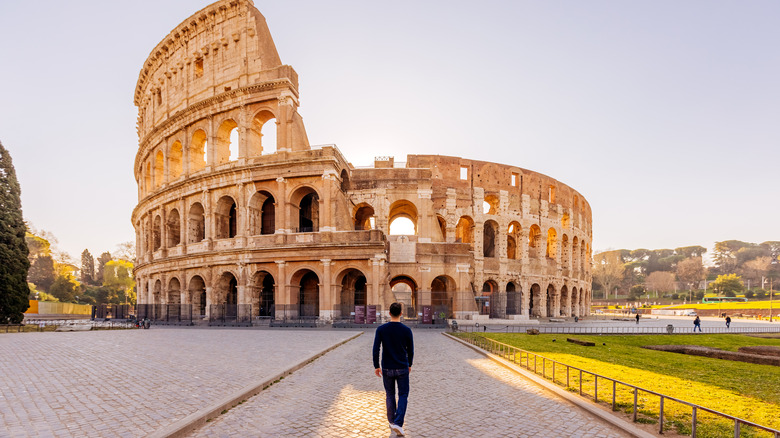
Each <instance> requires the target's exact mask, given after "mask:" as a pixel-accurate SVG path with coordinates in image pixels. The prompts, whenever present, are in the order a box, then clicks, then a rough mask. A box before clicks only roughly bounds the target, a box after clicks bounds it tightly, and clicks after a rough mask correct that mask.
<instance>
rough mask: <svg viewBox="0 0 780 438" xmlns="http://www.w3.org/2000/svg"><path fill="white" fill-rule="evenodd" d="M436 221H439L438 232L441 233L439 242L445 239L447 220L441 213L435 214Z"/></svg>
mask: <svg viewBox="0 0 780 438" xmlns="http://www.w3.org/2000/svg"><path fill="white" fill-rule="evenodd" d="M436 221H437V222H438V223H439V232H440V233H441V240H440V241H441V242H446V241H447V220H446V219H444V217H442V216H441V215H438V214H437V215H436Z"/></svg>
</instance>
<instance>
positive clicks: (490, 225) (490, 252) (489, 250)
mask: <svg viewBox="0 0 780 438" xmlns="http://www.w3.org/2000/svg"><path fill="white" fill-rule="evenodd" d="M483 230H484V231H483V233H482V255H483V256H484V257H497V256H498V251H496V244H497V243H498V242H497V238H498V222H496V221H494V220H488V221H486V222H485V225H484V226H483Z"/></svg>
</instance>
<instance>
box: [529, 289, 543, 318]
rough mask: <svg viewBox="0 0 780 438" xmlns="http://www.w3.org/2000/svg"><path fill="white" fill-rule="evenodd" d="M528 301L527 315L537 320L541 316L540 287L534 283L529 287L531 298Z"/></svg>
mask: <svg viewBox="0 0 780 438" xmlns="http://www.w3.org/2000/svg"><path fill="white" fill-rule="evenodd" d="M529 298H530V300H529V301H528V314H529V315H530V316H532V317H536V318H539V317H541V316H542V287H541V286H539V284H537V283H534V284H532V285H531V296H530V297H529Z"/></svg>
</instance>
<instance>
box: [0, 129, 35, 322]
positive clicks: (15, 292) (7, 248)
mask: <svg viewBox="0 0 780 438" xmlns="http://www.w3.org/2000/svg"><path fill="white" fill-rule="evenodd" d="M21 192H22V191H21V188H20V187H19V181H18V180H17V179H16V170H14V165H13V162H12V161H11V155H10V154H9V153H8V151H7V150H6V149H5V147H3V144H2V143H0V324H3V323H13V324H16V323H20V322H22V319H24V312H25V311H26V310H27V308H28V307H30V305H29V302H28V300H27V297H28V295H29V294H30V289H29V287H28V286H27V270H28V269H29V267H30V261H29V260H27V254H28V250H27V242H25V239H24V238H25V233H26V232H27V227H26V226H25V224H24V218H23V216H22V200H21Z"/></svg>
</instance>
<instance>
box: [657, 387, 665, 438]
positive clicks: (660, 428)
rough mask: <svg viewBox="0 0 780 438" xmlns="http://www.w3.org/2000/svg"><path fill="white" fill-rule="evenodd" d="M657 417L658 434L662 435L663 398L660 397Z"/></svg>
mask: <svg viewBox="0 0 780 438" xmlns="http://www.w3.org/2000/svg"><path fill="white" fill-rule="evenodd" d="M659 411H660V413H659V416H658V433H660V434H663V433H664V396H661V406H660V408H659Z"/></svg>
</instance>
